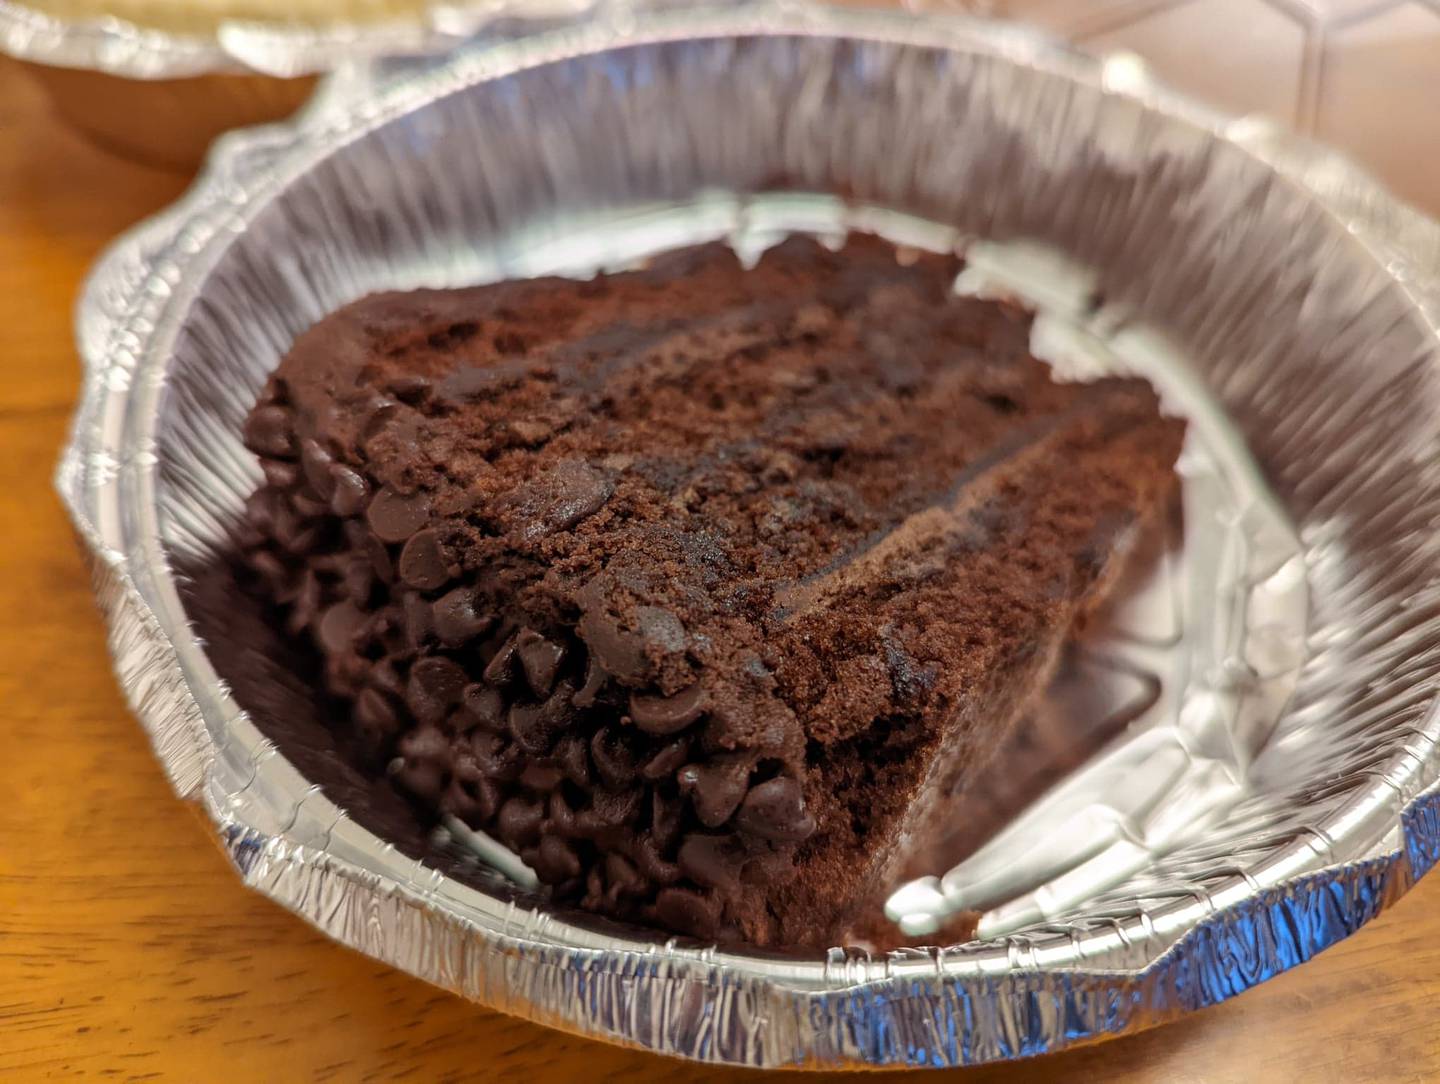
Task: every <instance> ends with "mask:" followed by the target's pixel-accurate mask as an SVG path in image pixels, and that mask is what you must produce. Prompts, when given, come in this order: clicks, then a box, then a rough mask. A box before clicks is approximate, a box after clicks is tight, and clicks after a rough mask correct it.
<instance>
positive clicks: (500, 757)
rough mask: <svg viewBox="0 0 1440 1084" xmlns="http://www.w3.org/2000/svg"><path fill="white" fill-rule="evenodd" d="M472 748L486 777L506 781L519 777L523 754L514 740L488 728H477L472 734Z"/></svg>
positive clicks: (477, 762)
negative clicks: (508, 739) (493, 732)
mask: <svg viewBox="0 0 1440 1084" xmlns="http://www.w3.org/2000/svg"><path fill="white" fill-rule="evenodd" d="M470 750H471V752H472V753H474V755H475V763H476V765H478V766H479V768H480V770H481V771H482V772H483V773H484V774H485V778H487V779H498V780H500V781H501V782H504V783H508V782H511V781H513V780H515V779H518V778H519V776H520V770H521V767H522V760H523V754H522V753H521V752H520V747H519V746H517V745H516V744H515V743H514V742H510V741H507V740H506V739H505V738H503V737H501V736H500V735H499V734H492V733H490V732H489V731H487V730H476V731H474V732H473V733H472V734H471V735H470Z"/></svg>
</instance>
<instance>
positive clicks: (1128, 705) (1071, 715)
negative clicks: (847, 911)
mask: <svg viewBox="0 0 1440 1084" xmlns="http://www.w3.org/2000/svg"><path fill="white" fill-rule="evenodd" d="M969 256H970V260H969V266H968V267H967V268H966V271H965V272H964V274H962V276H961V280H960V283H959V287H960V288H961V289H962V290H966V291H969V292H975V293H981V294H987V295H996V296H1009V297H1016V298H1018V299H1020V300H1022V301H1024V302H1025V303H1027V304H1029V305H1031V306H1033V307H1035V308H1036V309H1037V310H1038V311H1039V312H1040V314H1041V315H1040V316H1039V317H1038V318H1037V320H1036V323H1035V329H1034V335H1033V346H1034V349H1035V351H1036V353H1037V354H1038V355H1039V356H1041V357H1044V358H1046V359H1047V360H1049V361H1050V362H1051V363H1052V364H1053V366H1054V367H1055V371H1056V373H1057V374H1058V375H1059V376H1060V377H1061V378H1062V379H1093V378H1095V377H1097V376H1101V375H1104V374H1106V373H1121V372H1123V373H1135V374H1138V375H1141V376H1144V377H1146V378H1148V379H1149V380H1150V381H1151V382H1152V383H1153V384H1154V385H1155V386H1156V387H1157V388H1158V389H1159V391H1160V394H1161V397H1162V400H1163V402H1164V404H1165V408H1166V409H1168V410H1171V411H1173V412H1174V413H1177V414H1183V415H1184V416H1185V417H1187V418H1188V419H1189V420H1190V426H1189V429H1188V432H1187V436H1186V444H1185V448H1184V450H1183V452H1182V453H1181V457H1180V462H1179V464H1178V467H1177V470H1178V472H1179V474H1180V476H1181V483H1182V484H1181V496H1180V501H1179V503H1180V506H1181V507H1180V508H1178V509H1177V510H1176V516H1175V517H1174V519H1173V521H1172V522H1171V523H1169V524H1167V525H1165V526H1164V527H1163V528H1162V529H1161V530H1158V531H1156V532H1154V535H1153V537H1151V538H1149V539H1147V540H1146V542H1145V545H1144V546H1143V547H1142V549H1141V551H1140V552H1137V553H1136V555H1135V559H1134V560H1133V561H1132V563H1131V567H1130V570H1129V574H1128V579H1129V580H1130V582H1128V583H1123V584H1121V585H1120V586H1119V589H1118V590H1117V591H1116V592H1115V595H1114V601H1113V603H1112V604H1111V605H1110V606H1109V607H1108V608H1107V609H1106V610H1105V611H1103V612H1102V613H1101V614H1100V615H1098V619H1097V620H1096V621H1095V622H1094V623H1093V624H1092V626H1091V628H1090V629H1088V630H1087V632H1086V634H1085V636H1084V637H1083V639H1082V640H1081V641H1080V642H1078V643H1077V644H1075V645H1072V647H1071V649H1070V651H1069V653H1068V657H1067V659H1066V662H1065V665H1064V667H1063V668H1062V671H1061V673H1060V675H1059V676H1058V677H1057V680H1056V682H1055V684H1054V686H1053V687H1052V688H1051V689H1050V690H1049V692H1048V695H1047V698H1046V700H1045V702H1044V703H1043V704H1042V705H1041V706H1040V707H1039V708H1038V709H1037V710H1036V712H1035V713H1034V717H1033V719H1032V720H1031V721H1030V722H1029V723H1028V724H1027V725H1026V726H1024V727H1022V728H1021V731H1022V733H1021V735H1020V736H1019V737H1018V738H1017V739H1016V740H1015V741H1013V742H1011V743H1010V745H1009V746H1008V747H1007V748H1006V749H1005V750H1004V751H1003V752H1002V754H1001V755H1002V758H1003V759H1002V760H1000V761H998V762H997V763H996V765H995V767H994V769H993V770H992V771H990V772H987V773H986V775H987V780H985V781H982V782H981V783H980V784H979V785H978V786H977V787H976V788H975V790H974V791H973V792H972V793H971V794H970V795H969V796H967V797H966V798H965V799H962V803H963V804H962V806H961V808H960V809H958V810H957V812H956V816H955V818H954V821H955V823H956V825H957V832H965V833H968V835H957V838H955V839H954V840H950V841H942V842H941V843H939V844H938V845H937V846H936V847H935V848H934V849H933V850H932V853H933V854H936V855H947V854H948V855H956V854H964V853H967V852H970V851H973V853H970V854H969V857H967V858H965V859H964V861H962V862H960V864H959V865H956V866H955V867H954V868H952V869H951V870H950V871H949V872H948V873H946V874H944V875H943V876H940V877H936V876H928V877H922V878H919V879H917V880H914V881H911V882H909V883H908V884H906V885H904V886H902V887H901V888H899V889H898V890H897V891H896V892H895V893H894V894H893V895H892V896H891V897H890V899H889V900H888V902H887V904H886V909H885V910H886V914H887V915H888V916H889V917H890V918H891V919H892V920H894V921H896V922H897V923H899V925H900V928H901V930H902V931H903V932H904V933H906V934H908V935H912V936H921V935H925V934H930V933H934V932H935V931H937V930H939V929H940V928H941V927H943V926H944V925H945V923H946V922H947V921H948V920H950V919H951V918H953V917H954V916H955V915H957V914H961V913H965V912H979V913H980V919H979V924H978V928H977V933H978V935H979V936H980V937H982V938H984V937H995V936H1000V935H1003V934H1006V933H1010V932H1013V931H1015V930H1018V929H1023V928H1025V927H1027V926H1031V925H1033V924H1035V923H1037V922H1044V921H1046V920H1049V919H1053V918H1056V917H1057V916H1059V915H1062V914H1064V913H1065V912H1066V911H1067V910H1068V909H1070V908H1073V907H1074V906H1075V905H1076V904H1077V903H1080V902H1081V901H1083V900H1087V899H1091V898H1093V897H1094V896H1095V895H1096V894H1098V893H1100V892H1102V891H1104V890H1105V889H1107V888H1111V887H1113V886H1115V885H1117V884H1120V883H1122V882H1123V881H1125V880H1126V879H1127V878H1129V877H1131V876H1133V875H1134V874H1135V873H1137V872H1138V871H1140V870H1141V869H1143V868H1144V867H1145V866H1146V865H1148V864H1149V863H1150V862H1152V861H1153V860H1154V857H1155V856H1156V855H1157V854H1164V853H1166V852H1168V851H1170V850H1172V849H1173V848H1175V847H1177V846H1179V845H1181V844H1183V843H1187V842H1193V841H1195V840H1196V839H1199V838H1201V837H1202V836H1203V835H1204V833H1205V831H1206V829H1207V827H1209V826H1211V825H1213V824H1215V823H1216V822H1218V821H1219V820H1220V819H1222V818H1223V817H1224V815H1225V814H1226V813H1227V812H1228V811H1229V810H1230V809H1231V808H1232V807H1233V806H1234V804H1235V803H1236V802H1237V801H1238V800H1240V799H1241V798H1243V797H1244V796H1245V794H1246V793H1247V769H1248V768H1249V765H1250V763H1251V762H1252V760H1253V759H1254V757H1255V755H1256V754H1257V753H1258V752H1259V751H1260V749H1261V748H1262V747H1263V745H1264V743H1265V741H1266V739H1267V738H1268V737H1269V735H1270V731H1271V729H1272V727H1273V726H1274V724H1275V722H1276V720H1277V719H1278V718H1279V716H1280V712H1281V710H1282V709H1283V708H1284V706H1285V703H1286V701H1287V700H1288V699H1289V698H1290V694H1291V693H1292V692H1293V691H1294V688H1295V683H1296V680H1297V679H1298V676H1299V671H1300V667H1301V665H1302V663H1303V662H1304V658H1305V655H1304V639H1305V629H1306V618H1307V613H1308V608H1309V603H1308V593H1307V587H1306V580H1305V569H1304V558H1303V555H1302V550H1301V544H1300V540H1299V539H1298V537H1297V536H1296V535H1295V532H1294V530H1293V529H1292V528H1291V526H1290V524H1289V522H1288V521H1287V519H1286V517H1285V515H1284V513H1283V511H1282V510H1281V508H1280V506H1279V504H1278V503H1277V502H1276V501H1275V500H1274V498H1272V497H1271V495H1270V494H1269V492H1268V491H1267V490H1266V488H1265V486H1264V482H1263V480H1262V478H1261V476H1260V474H1259V472H1258V470H1257V469H1256V468H1255V467H1254V465H1253V463H1252V462H1251V460H1250V457H1249V454H1248V452H1247V451H1246V449H1245V447H1244V445H1243V443H1242V442H1241V441H1240V439H1239V437H1238V436H1237V435H1236V434H1235V432H1234V430H1233V429H1232V427H1231V426H1230V425H1229V423H1228V422H1227V421H1226V419H1225V417H1224V415H1223V414H1222V413H1221V411H1220V410H1219V408H1218V407H1217V406H1216V405H1215V404H1214V403H1213V401H1212V400H1211V399H1210V398H1209V397H1208V396H1207V395H1206V393H1205V392H1204V390H1203V388H1202V387H1201V385H1200V384H1199V382H1198V381H1197V380H1195V379H1194V378H1193V376H1191V375H1190V374H1189V373H1188V371H1187V370H1186V368H1185V366H1184V364H1183V362H1182V361H1180V359H1178V358H1176V357H1175V356H1174V354H1173V352H1172V351H1171V350H1169V349H1168V348H1167V347H1166V345H1165V344H1164V343H1163V341H1161V340H1160V339H1159V338H1158V337H1156V336H1153V335H1152V334H1150V333H1148V332H1146V331H1144V330H1143V329H1138V328H1134V327H1131V326H1129V324H1128V323H1127V322H1126V319H1125V314H1124V313H1123V312H1116V311H1113V310H1107V308H1106V307H1105V306H1104V305H1103V304H1097V303H1096V299H1095V298H1094V296H1093V293H1092V290H1091V287H1090V284H1089V283H1088V281H1087V280H1086V278H1085V276H1084V275H1082V274H1080V273H1078V272H1076V271H1074V270H1073V269H1071V268H1070V267H1068V266H1067V265H1066V264H1065V263H1064V262H1063V261H1061V260H1060V259H1059V258H1058V257H1056V256H1053V255H1052V254H1050V253H1048V252H1046V251H1045V250H1043V249H1039V248H1037V247H1034V246H1030V245H1024V244H1012V245H1008V246H998V245H990V244H977V245H974V246H972V247H971V249H970V252H969ZM1147 551H1148V552H1147ZM1097 749H1100V750H1102V751H1101V752H1099V754H1098V755H1097V756H1095V757H1093V758H1092V759H1090V760H1089V762H1088V763H1086V764H1085V765H1084V767H1083V768H1080V769H1079V770H1078V771H1075V772H1073V773H1072V774H1070V775H1069V776H1068V778H1065V779H1064V780H1063V781H1059V782H1057V777H1058V776H1059V775H1060V774H1061V773H1063V772H1065V771H1066V770H1067V769H1068V768H1071V767H1075V766H1076V764H1077V762H1078V761H1080V760H1083V759H1084V758H1085V757H1086V756H1087V755H1088V754H1090V753H1091V752H1094V751H1096V750H1097ZM997 782H998V785H1000V786H1002V787H1003V788H1004V789H1005V792H1004V793H1003V794H996V793H995V788H996V786H997ZM1047 786H1048V787H1049V789H1048V791H1047V792H1045V793H1043V795H1042V796H1041V797H1040V798H1039V799H1038V800H1036V801H1033V802H1032V803H1031V804H1030V805H1029V808H1027V809H1025V810H1024V811H1023V813H1020V815H1018V816H1015V817H1013V818H1012V819H1010V820H1009V823H1008V824H1006V825H1004V826H1003V827H1000V828H999V830H998V832H996V833H995V834H994V835H993V836H991V837H990V838H989V840H988V842H984V843H983V845H981V846H979V848H978V849H975V848H976V844H977V843H979V842H980V841H979V840H977V839H976V838H975V834H976V833H975V827H976V826H977V825H978V824H983V823H985V821H986V810H990V811H991V812H990V813H989V817H990V819H991V821H992V822H993V819H994V817H995V815H996V814H995V812H994V811H995V810H1002V811H1003V810H1006V809H1007V808H1008V809H1009V810H1011V811H1014V812H1017V813H1019V812H1020V811H1019V810H1018V809H1017V808H1016V806H1017V805H1018V804H1020V803H1022V802H1024V801H1025V800H1027V799H1030V798H1033V797H1034V796H1035V795H1036V794H1037V793H1040V791H1041V790H1043V789H1045V788H1046V787H1047ZM1026 787H1028V788H1030V789H1028V792H1027V790H1026V789H1023V788H1026ZM996 827H998V826H996Z"/></svg>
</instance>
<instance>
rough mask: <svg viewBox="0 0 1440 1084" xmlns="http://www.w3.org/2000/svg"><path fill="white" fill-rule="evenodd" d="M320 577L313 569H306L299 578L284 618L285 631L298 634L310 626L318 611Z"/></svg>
mask: <svg viewBox="0 0 1440 1084" xmlns="http://www.w3.org/2000/svg"><path fill="white" fill-rule="evenodd" d="M320 599H321V590H320V579H319V577H317V576H316V575H315V572H314V570H313V569H306V570H305V574H304V575H303V576H302V577H301V578H300V588H299V590H298V591H297V592H296V594H295V598H294V600H293V601H292V602H291V603H290V615H289V617H287V618H286V620H285V628H286V631H287V632H289V633H290V635H291V636H299V635H300V634H301V633H302V632H304V631H305V630H306V629H308V628H309V627H310V625H311V624H312V623H313V622H314V621H315V618H316V617H317V616H318V615H319V613H320Z"/></svg>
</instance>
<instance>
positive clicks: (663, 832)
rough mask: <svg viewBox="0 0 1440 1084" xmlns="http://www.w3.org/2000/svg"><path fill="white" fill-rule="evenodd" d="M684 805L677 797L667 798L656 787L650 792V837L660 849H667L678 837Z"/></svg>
mask: <svg viewBox="0 0 1440 1084" xmlns="http://www.w3.org/2000/svg"><path fill="white" fill-rule="evenodd" d="M636 793H638V792H636ZM683 815H684V807H683V806H682V804H681V802H680V799H679V798H667V797H665V795H664V793H663V792H662V791H660V790H659V789H658V788H657V789H655V790H653V791H651V793H650V839H651V841H652V842H653V843H654V844H655V846H657V847H659V848H660V849H661V850H662V851H668V850H669V849H670V847H671V846H672V845H673V844H674V842H675V841H676V840H677V839H679V838H680V821H681V818H682V816H683Z"/></svg>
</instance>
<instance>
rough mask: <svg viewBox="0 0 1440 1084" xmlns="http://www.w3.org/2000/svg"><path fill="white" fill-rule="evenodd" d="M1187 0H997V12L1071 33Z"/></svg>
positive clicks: (1143, 14)
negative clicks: (1082, 0) (1078, 0)
mask: <svg viewBox="0 0 1440 1084" xmlns="http://www.w3.org/2000/svg"><path fill="white" fill-rule="evenodd" d="M1185 2H1186V0H1084V2H1083V3H1081V2H1077V0H995V3H994V13H995V14H996V15H998V16H1000V17H1001V18H1004V19H1019V20H1021V21H1022V22H1029V23H1035V24H1037V25H1039V26H1043V27H1045V28H1046V29H1047V30H1054V31H1056V32H1057V33H1060V34H1065V35H1069V36H1076V35H1080V34H1084V33H1086V32H1089V31H1094V30H1098V29H1101V28H1104V27H1110V26H1115V25H1117V24H1124V23H1127V22H1133V21H1135V20H1136V19H1140V18H1143V17H1145V16H1146V15H1147V14H1151V13H1154V12H1155V11H1157V10H1161V9H1164V8H1170V7H1174V6H1175V5H1176V4H1179V3H1185Z"/></svg>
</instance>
